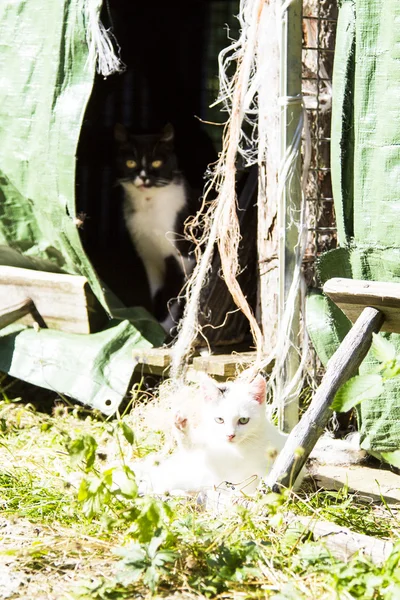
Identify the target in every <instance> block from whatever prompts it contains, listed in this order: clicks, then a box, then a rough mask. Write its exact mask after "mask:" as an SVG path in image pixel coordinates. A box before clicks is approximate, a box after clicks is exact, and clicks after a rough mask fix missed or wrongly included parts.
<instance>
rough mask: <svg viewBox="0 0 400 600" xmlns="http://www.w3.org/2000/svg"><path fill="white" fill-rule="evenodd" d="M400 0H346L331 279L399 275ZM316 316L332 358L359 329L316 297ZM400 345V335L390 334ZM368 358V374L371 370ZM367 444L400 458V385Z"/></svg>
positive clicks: (381, 401) (325, 263) (335, 126)
mask: <svg viewBox="0 0 400 600" xmlns="http://www.w3.org/2000/svg"><path fill="white" fill-rule="evenodd" d="M399 96H400V2H399V0H344V1H342V2H340V8H339V22H338V30H337V39H336V51H335V64H334V80H333V122H332V181H333V191H334V202H335V210H336V217H337V223H338V241H339V244H340V248H338V249H337V250H333V251H331V252H328V253H326V254H325V255H324V256H322V258H321V260H320V262H319V274H320V278H321V280H322V283H323V282H324V281H326V280H327V279H329V278H331V277H350V278H353V279H369V280H376V281H398V282H400V225H399V217H400V102H399ZM307 317H308V323H309V331H310V335H311V339H312V340H313V343H314V345H315V347H316V349H317V352H318V354H319V356H320V357H321V359H322V360H323V362H325V363H326V361H327V360H328V359H329V357H330V356H331V355H332V354H333V352H334V351H335V350H336V348H337V346H338V344H339V343H340V341H341V340H342V339H343V337H344V335H345V334H346V332H347V331H348V329H349V327H350V323H349V321H348V320H347V319H346V318H345V317H344V316H343V314H342V313H340V311H339V310H338V309H337V308H335V307H333V305H332V304H331V303H330V302H329V301H328V300H327V299H326V298H323V297H322V296H318V295H312V296H311V297H310V298H309V301H308V307H307ZM389 337H390V339H391V340H392V341H393V342H394V343H395V344H396V345H397V347H398V349H399V350H400V337H399V336H398V335H391V336H389ZM372 366H373V358H372V357H371V355H368V357H367V359H366V360H365V361H364V364H363V365H362V367H361V372H366V371H368V370H371V368H372ZM360 421H361V434H362V446H363V447H364V448H365V449H367V450H370V451H373V452H378V453H381V454H382V455H383V456H384V458H385V459H386V460H388V461H389V462H392V463H396V464H397V463H399V456H398V455H397V454H396V453H395V451H396V450H397V449H399V448H400V385H399V384H398V383H397V382H396V381H395V380H392V381H390V382H387V383H386V384H385V392H384V394H382V396H381V397H380V398H378V399H377V400H373V401H365V402H363V403H362V404H361V407H360Z"/></svg>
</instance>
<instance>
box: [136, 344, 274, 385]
mask: <svg viewBox="0 0 400 600" xmlns="http://www.w3.org/2000/svg"><path fill="white" fill-rule="evenodd" d="M133 358H134V360H135V362H137V363H138V366H137V367H136V370H138V371H140V370H141V371H142V372H143V373H148V374H151V375H160V376H168V372H169V366H170V364H171V348H151V349H150V350H135V351H134V354H133ZM255 359H256V353H255V352H238V353H231V354H212V355H210V356H195V357H194V358H193V363H192V366H191V370H192V373H191V378H193V379H196V377H195V372H198V371H202V372H203V373H207V374H208V375H211V376H212V377H215V378H216V379H219V380H225V379H228V378H230V377H235V376H236V375H238V374H239V373H240V371H243V370H244V369H246V368H247V367H249V366H251V365H252V364H253V362H254V361H255ZM271 368H272V367H271Z"/></svg>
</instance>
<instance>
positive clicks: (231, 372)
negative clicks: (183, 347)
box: [193, 352, 256, 378]
mask: <svg viewBox="0 0 400 600" xmlns="http://www.w3.org/2000/svg"><path fill="white" fill-rule="evenodd" d="M255 360H256V353H255V352H239V353H238V354H233V353H232V354H211V355H210V356H196V357H195V358H194V359H193V367H194V369H195V370H196V371H203V372H204V373H207V374H208V375H216V376H218V377H224V378H228V377H235V376H236V375H238V374H239V373H240V371H243V370H244V369H246V368H247V367H250V366H251V365H252V364H253V363H254V361H255Z"/></svg>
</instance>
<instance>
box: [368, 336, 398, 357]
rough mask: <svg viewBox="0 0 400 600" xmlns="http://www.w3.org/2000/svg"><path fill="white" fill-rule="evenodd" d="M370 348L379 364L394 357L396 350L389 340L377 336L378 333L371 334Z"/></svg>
mask: <svg viewBox="0 0 400 600" xmlns="http://www.w3.org/2000/svg"><path fill="white" fill-rule="evenodd" d="M371 348H372V352H373V353H374V356H375V358H377V359H378V360H379V361H380V362H383V363H387V362H390V361H391V360H394V358H395V357H396V348H395V347H394V346H393V344H392V343H391V342H389V340H387V339H386V338H384V337H382V336H381V335H379V333H373V334H372V346H371Z"/></svg>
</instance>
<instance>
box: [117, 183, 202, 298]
mask: <svg viewBox="0 0 400 600" xmlns="http://www.w3.org/2000/svg"><path fill="white" fill-rule="evenodd" d="M142 184H143V180H141V179H140V178H137V179H136V180H135V181H134V182H131V181H124V182H122V186H123V188H124V191H125V208H124V216H125V222H126V226H127V228H128V231H129V233H130V235H131V238H132V241H133V243H134V245H135V247H136V249H137V252H138V254H139V256H140V257H141V259H142V261H143V264H144V267H145V269H146V273H147V277H148V280H149V285H150V293H151V297H152V298H154V297H155V295H156V293H157V291H158V290H159V289H160V288H161V287H162V286H163V283H164V278H165V262H164V261H165V259H166V258H167V257H168V256H171V255H173V256H175V257H176V258H177V260H178V262H179V264H180V265H181V268H182V272H184V273H186V274H187V273H189V272H190V269H191V267H192V265H191V262H190V260H189V259H186V258H184V257H182V256H181V254H180V252H179V251H178V249H177V248H176V247H175V245H174V236H175V233H174V225H175V221H176V217H177V215H178V213H179V212H180V211H181V210H182V209H183V208H184V206H185V204H186V196H185V188H184V185H183V184H177V183H170V184H169V185H166V186H164V187H152V188H146V187H144V186H143V185H142ZM132 209H133V211H132Z"/></svg>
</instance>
